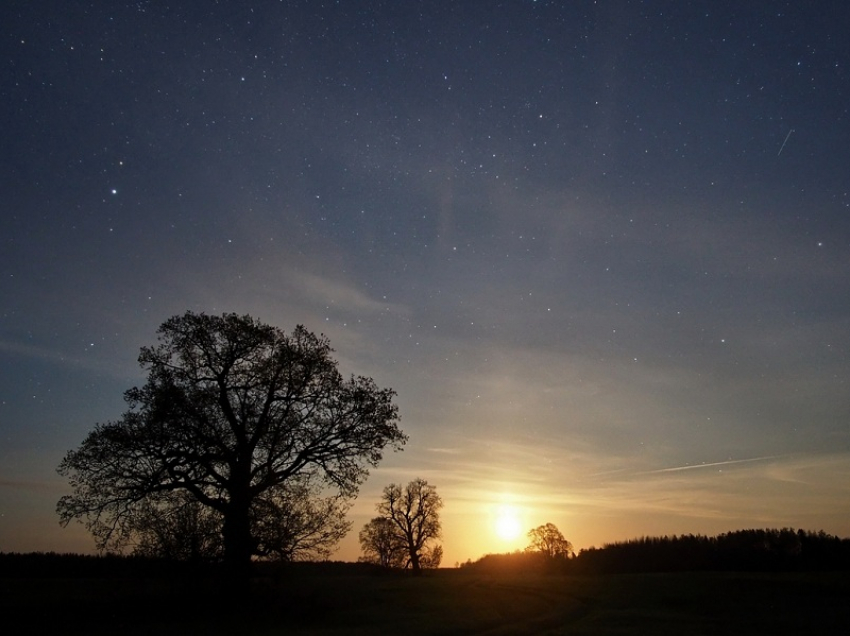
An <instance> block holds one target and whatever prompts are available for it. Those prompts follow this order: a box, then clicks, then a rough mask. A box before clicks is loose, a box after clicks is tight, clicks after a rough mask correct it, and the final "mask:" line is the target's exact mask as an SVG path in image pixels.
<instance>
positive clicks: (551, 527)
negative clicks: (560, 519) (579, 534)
mask: <svg viewBox="0 0 850 636" xmlns="http://www.w3.org/2000/svg"><path fill="white" fill-rule="evenodd" d="M528 538H529V539H530V541H531V543H530V544H529V546H528V547H527V548H526V550H527V551H529V552H537V553H540V554H543V555H545V556H547V557H549V558H552V559H556V558H560V559H566V558H569V557H570V556H572V554H573V544H572V543H570V542H569V541H567V540H566V539H565V538H564V535H563V534H561V531H560V530H558V527H557V526H556V525H555V524H554V523H547V524H545V525H542V526H537V527H536V528H533V529H532V530H529V531H528Z"/></svg>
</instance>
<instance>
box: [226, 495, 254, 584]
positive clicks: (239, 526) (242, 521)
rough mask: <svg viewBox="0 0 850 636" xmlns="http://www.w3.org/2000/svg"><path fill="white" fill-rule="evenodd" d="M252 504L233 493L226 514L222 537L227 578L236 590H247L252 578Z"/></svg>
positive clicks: (245, 498)
mask: <svg viewBox="0 0 850 636" xmlns="http://www.w3.org/2000/svg"><path fill="white" fill-rule="evenodd" d="M249 508H250V502H249V499H248V497H247V496H245V495H244V494H242V493H235V492H232V493H231V499H230V505H229V506H228V508H227V511H226V512H225V514H224V525H223V527H222V535H223V539H224V566H225V576H227V577H228V581H229V584H230V585H231V586H232V588H233V589H234V590H237V589H241V590H246V589H247V588H248V581H249V579H250V576H251V556H252V555H253V547H252V546H253V543H252V538H251V520H250V516H249Z"/></svg>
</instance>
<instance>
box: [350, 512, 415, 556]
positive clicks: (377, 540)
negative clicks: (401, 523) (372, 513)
mask: <svg viewBox="0 0 850 636" xmlns="http://www.w3.org/2000/svg"><path fill="white" fill-rule="evenodd" d="M359 538H360V548H361V549H362V550H363V556H362V557H361V558H360V561H363V562H365V563H374V564H376V565H381V566H383V567H385V568H400V567H404V563H405V554H406V552H407V550H406V545H405V543H404V537H402V535H401V533H400V532H399V530H398V528H397V527H396V525H395V524H394V523H393V522H392V521H390V520H389V519H385V518H384V517H375V518H374V519H372V520H371V521H370V522H369V523H367V524H366V525H365V526H363V529H362V530H361V531H360V537H359Z"/></svg>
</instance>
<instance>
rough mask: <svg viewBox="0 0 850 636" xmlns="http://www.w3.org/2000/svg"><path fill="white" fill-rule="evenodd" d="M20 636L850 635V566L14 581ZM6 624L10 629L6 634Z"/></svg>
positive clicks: (6, 605)
mask: <svg viewBox="0 0 850 636" xmlns="http://www.w3.org/2000/svg"><path fill="white" fill-rule="evenodd" d="M0 585H2V590H0V592H2V600H0V611H2V615H3V617H4V618H3V623H4V630H3V631H4V633H8V634H13V633H14V634H158V635H169V634H269V635H272V634H324V635H336V634H402V633H403V634H587V635H590V634H677V635H682V634H800V633H811V634H843V635H844V634H848V633H850V577H849V576H848V575H847V574H845V573H840V572H838V573H835V572H832V573H798V574H745V573H722V574H721V573H685V574H636V575H607V576H601V575H599V576H561V575H551V576H547V575H533V576H532V575H529V576H508V575H503V576H487V575H483V574H479V573H473V572H468V571H464V570H443V571H437V572H430V573H428V574H427V575H425V576H422V577H419V578H414V577H410V576H404V575H399V574H376V573H365V572H359V571H358V572H351V573H347V572H331V573H328V572H323V571H320V570H316V571H304V572H300V571H299V572H291V573H288V574H286V576H284V577H282V578H281V579H280V580H278V581H274V580H271V579H268V580H258V581H254V583H253V589H252V591H251V593H250V595H249V596H248V598H247V599H246V600H245V601H243V602H235V601H234V600H233V599H232V598H230V597H228V596H226V595H223V594H222V593H221V592H219V591H217V589H216V587H215V585H214V584H213V583H211V582H206V583H202V584H199V583H197V582H194V583H192V582H191V580H190V579H186V578H183V577H173V578H171V579H168V580H163V579H161V578H147V579H144V578H113V577H105V578H89V579H56V578H50V577H43V578H3V579H0ZM5 627H11V629H9V630H7V629H5Z"/></svg>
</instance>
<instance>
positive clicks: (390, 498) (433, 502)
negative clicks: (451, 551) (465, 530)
mask: <svg viewBox="0 0 850 636" xmlns="http://www.w3.org/2000/svg"><path fill="white" fill-rule="evenodd" d="M442 507H443V500H442V499H440V496H439V495H438V494H437V489H436V488H435V487H434V486H432V485H431V484H429V483H428V482H427V481H425V480H424V479H414V480H413V481H411V482H410V483H409V484H407V486H404V487H402V486H401V485H399V484H390V485H389V486H387V487H386V488H384V493H383V496H382V499H381V503H379V504H378V512H379V513H380V516H381V518H383V519H386V520H387V521H389V522H390V523H392V525H393V527H394V530H395V533H396V535H397V538H398V540H399V541H400V542H401V544H402V545H403V546H404V557H405V560H404V567H405V568H410V569H411V570H413V572H415V573H417V574H418V573H419V572H420V571H421V569H422V568H436V567H439V566H440V561H441V560H442V558H443V548H442V547H441V546H440V545H439V544H437V543H436V541H437V540H438V539H439V538H440V536H441V533H442V527H441V525H440V509H441V508H442Z"/></svg>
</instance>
